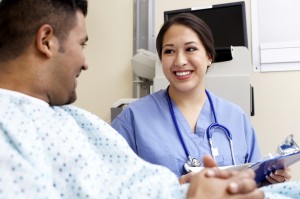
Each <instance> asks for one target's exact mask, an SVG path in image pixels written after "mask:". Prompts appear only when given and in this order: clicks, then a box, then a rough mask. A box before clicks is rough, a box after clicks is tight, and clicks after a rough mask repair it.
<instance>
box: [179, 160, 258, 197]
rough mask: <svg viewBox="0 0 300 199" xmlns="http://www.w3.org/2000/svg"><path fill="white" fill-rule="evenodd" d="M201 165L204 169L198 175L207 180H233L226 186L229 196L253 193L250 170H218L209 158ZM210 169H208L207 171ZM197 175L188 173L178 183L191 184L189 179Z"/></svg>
mask: <svg viewBox="0 0 300 199" xmlns="http://www.w3.org/2000/svg"><path fill="white" fill-rule="evenodd" d="M203 163H204V166H205V167H206V169H203V170H202V171H201V172H200V173H202V175H204V176H205V177H207V178H218V179H220V180H221V179H223V180H225V179H235V180H234V181H231V183H229V184H228V186H227V188H226V190H227V192H228V193H229V194H238V193H248V192H251V191H254V189H255V188H256V183H255V181H254V175H255V174H254V172H253V171H252V170H246V171H243V172H237V171H232V170H220V169H218V168H217V164H216V163H215V161H214V160H213V158H212V157H210V156H205V157H204V158H203ZM208 168H210V169H208ZM194 175H197V173H193V172H191V173H188V174H186V175H183V176H182V177H181V178H180V179H179V182H180V183H181V184H183V183H187V182H191V179H192V178H193V176H194Z"/></svg>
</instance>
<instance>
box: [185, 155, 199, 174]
mask: <svg viewBox="0 0 300 199" xmlns="http://www.w3.org/2000/svg"><path fill="white" fill-rule="evenodd" d="M200 166H201V162H200V160H198V159H197V158H191V157H189V158H188V161H187V162H186V163H184V165H183V167H184V169H185V170H186V172H191V169H190V167H200Z"/></svg>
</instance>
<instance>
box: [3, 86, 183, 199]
mask: <svg viewBox="0 0 300 199" xmlns="http://www.w3.org/2000/svg"><path fill="white" fill-rule="evenodd" d="M187 187H188V186H187V185H184V186H180V185H179V184H178V179H177V177H176V176H175V175H174V174H173V173H171V172H170V171H169V170H167V169H166V168H163V167H161V166H155V165H152V164H149V163H147V162H145V161H143V160H142V159H140V158H138V157H137V156H136V155H135V154H134V152H133V151H131V149H130V148H129V146H128V145H127V143H126V141H125V140H124V139H123V138H122V136H120V135H119V134H118V133H117V132H115V131H114V130H113V129H112V128H111V127H110V125H109V124H106V123H105V122H103V121H102V120H100V119H99V118H98V117H96V116H95V115H93V114H91V113H89V112H87V111H84V110H82V109H79V108H75V107H74V106H62V107H57V106H49V105H48V104H47V103H45V102H43V101H41V100H38V99H35V98H32V97H29V96H26V95H23V94H20V93H17V92H13V91H7V90H3V89H0V199H18V198H26V199H29V198H34V199H47V198H48V199H56V198H61V199H63V198H65V199H75V198H113V199H115V198H163V199H165V198H185V195H186V191H187Z"/></svg>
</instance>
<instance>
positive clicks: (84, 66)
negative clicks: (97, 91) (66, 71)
mask: <svg viewBox="0 0 300 199" xmlns="http://www.w3.org/2000/svg"><path fill="white" fill-rule="evenodd" d="M88 68H89V66H88V64H87V63H86V62H84V64H83V65H82V68H81V69H82V70H87V69H88Z"/></svg>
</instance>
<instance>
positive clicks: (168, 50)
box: [163, 49, 175, 54]
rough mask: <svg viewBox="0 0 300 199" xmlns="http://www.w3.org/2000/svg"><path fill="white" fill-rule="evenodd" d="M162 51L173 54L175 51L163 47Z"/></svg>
mask: <svg viewBox="0 0 300 199" xmlns="http://www.w3.org/2000/svg"><path fill="white" fill-rule="evenodd" d="M163 53H164V54H173V53H175V51H174V50H171V49H165V50H164V51H163Z"/></svg>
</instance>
